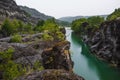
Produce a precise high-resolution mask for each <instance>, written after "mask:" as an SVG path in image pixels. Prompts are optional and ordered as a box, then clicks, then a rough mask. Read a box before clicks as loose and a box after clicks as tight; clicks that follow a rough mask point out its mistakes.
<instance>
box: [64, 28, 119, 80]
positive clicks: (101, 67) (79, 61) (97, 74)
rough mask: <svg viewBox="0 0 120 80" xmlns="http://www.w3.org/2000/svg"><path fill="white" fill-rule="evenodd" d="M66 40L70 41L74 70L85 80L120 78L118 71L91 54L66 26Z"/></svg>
mask: <svg viewBox="0 0 120 80" xmlns="http://www.w3.org/2000/svg"><path fill="white" fill-rule="evenodd" d="M66 36H67V40H68V41H70V43H71V49H70V51H71V57H72V60H73V62H74V72H75V73H76V74H78V75H80V76H82V77H84V78H85V80H120V71H119V70H118V69H115V68H112V67H110V66H109V64H107V63H105V62H103V61H100V60H98V59H97V58H96V57H95V56H93V55H91V54H90V52H89V50H88V48H87V47H86V46H85V44H84V43H83V42H82V41H81V40H80V38H78V37H77V36H76V35H75V34H73V33H72V30H70V29H68V28H66Z"/></svg>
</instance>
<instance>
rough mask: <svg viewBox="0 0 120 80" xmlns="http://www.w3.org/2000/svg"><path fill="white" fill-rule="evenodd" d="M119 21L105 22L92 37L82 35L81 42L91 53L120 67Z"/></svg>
mask: <svg viewBox="0 0 120 80" xmlns="http://www.w3.org/2000/svg"><path fill="white" fill-rule="evenodd" d="M119 32H120V20H118V19H117V20H113V21H106V22H104V23H102V24H101V26H100V29H99V30H97V31H95V32H94V33H93V34H92V35H89V34H87V35H84V36H83V40H84V41H85V42H86V43H87V44H88V45H89V46H90V48H91V51H92V53H95V54H96V55H98V56H99V57H100V58H102V59H104V60H106V61H108V62H111V63H113V64H115V65H116V66H120V34H119Z"/></svg>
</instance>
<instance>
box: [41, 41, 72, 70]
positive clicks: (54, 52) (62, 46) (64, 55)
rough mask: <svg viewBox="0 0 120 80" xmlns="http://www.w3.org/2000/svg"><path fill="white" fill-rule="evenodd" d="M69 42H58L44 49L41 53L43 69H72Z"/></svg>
mask: <svg viewBox="0 0 120 80" xmlns="http://www.w3.org/2000/svg"><path fill="white" fill-rule="evenodd" d="M69 48H70V43H69V42H67V41H63V42H59V43H57V44H55V45H54V46H53V47H52V48H49V49H46V50H44V51H43V53H42V58H43V66H44V68H45V69H64V70H67V71H72V68H73V62H72V60H71V57H70V52H69Z"/></svg>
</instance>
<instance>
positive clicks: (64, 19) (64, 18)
mask: <svg viewBox="0 0 120 80" xmlns="http://www.w3.org/2000/svg"><path fill="white" fill-rule="evenodd" d="M97 16H101V17H104V18H106V17H107V15H97ZM89 17H91V16H73V17H70V16H68V17H61V18H59V20H61V21H67V22H70V23H71V22H72V21H74V20H76V19H80V18H89Z"/></svg>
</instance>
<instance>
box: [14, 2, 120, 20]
mask: <svg viewBox="0 0 120 80" xmlns="http://www.w3.org/2000/svg"><path fill="white" fill-rule="evenodd" d="M16 2H17V4H18V5H23V6H28V7H30V8H35V9H37V10H38V11H40V12H42V13H45V14H47V15H50V16H54V17H55V18H60V17H65V16H78V15H83V16H90V15H102V14H110V13H112V12H113V11H114V9H116V8H120V0H16Z"/></svg>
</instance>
